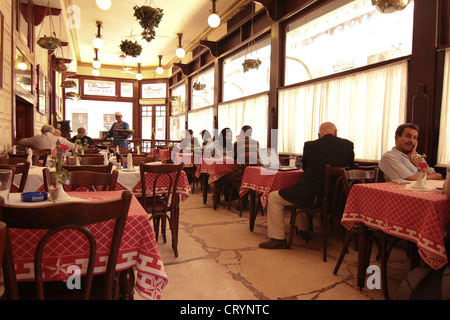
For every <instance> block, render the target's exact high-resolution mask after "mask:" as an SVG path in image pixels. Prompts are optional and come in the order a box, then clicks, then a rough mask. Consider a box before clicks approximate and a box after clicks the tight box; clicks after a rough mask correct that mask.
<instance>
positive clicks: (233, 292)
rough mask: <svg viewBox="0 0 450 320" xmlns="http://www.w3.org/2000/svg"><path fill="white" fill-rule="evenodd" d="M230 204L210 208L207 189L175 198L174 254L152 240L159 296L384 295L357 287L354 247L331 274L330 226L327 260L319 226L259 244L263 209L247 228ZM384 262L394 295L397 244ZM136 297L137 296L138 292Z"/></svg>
mask: <svg viewBox="0 0 450 320" xmlns="http://www.w3.org/2000/svg"><path fill="white" fill-rule="evenodd" d="M235 204H236V202H234V203H233V206H232V208H231V211H230V210H228V209H227V208H226V206H224V205H219V207H218V209H217V210H216V211H215V210H213V209H212V199H211V196H209V198H208V201H207V203H206V205H204V204H203V202H202V198H201V195H200V190H198V191H197V190H196V193H195V194H192V195H191V197H190V198H189V199H188V200H186V201H185V202H183V203H182V204H181V213H180V235H179V245H178V251H179V256H178V258H175V257H174V255H173V251H172V250H171V243H170V240H169V239H168V241H167V243H165V244H164V243H163V241H162V239H161V238H160V239H159V242H158V247H159V249H160V252H161V256H162V258H163V262H164V266H165V270H166V273H167V275H168V278H169V282H168V285H167V287H166V288H165V290H164V292H163V296H162V300H241V299H245V300H258V299H261V300H265V299H270V300H278V299H279V300H383V299H384V297H383V293H382V290H377V289H372V290H369V289H367V288H365V289H364V290H362V291H360V290H359V289H358V288H357V286H356V268H357V264H356V258H357V253H356V252H355V251H354V249H353V246H352V248H350V253H349V254H348V255H347V256H346V258H345V260H344V263H343V264H342V266H341V268H340V270H339V272H338V274H337V275H334V274H333V269H334V266H335V264H336V261H337V257H338V255H339V252H340V249H341V244H342V241H341V238H340V233H339V232H338V230H337V229H336V230H334V231H331V235H330V237H329V238H330V239H329V242H328V261H327V262H323V261H322V242H321V230H320V227H319V226H317V227H316V229H315V231H316V232H317V233H316V234H314V235H313V237H312V239H311V240H310V241H309V242H308V243H305V242H304V241H303V240H302V239H301V238H300V236H296V237H295V239H294V243H293V247H292V248H291V249H290V250H266V249H260V248H259V247H258V244H259V243H260V242H262V241H266V240H267V236H266V215H265V216H261V215H258V217H257V220H256V226H255V229H254V231H253V232H250V231H249V223H248V209H247V210H246V211H244V212H243V216H242V217H239V212H238V210H237V209H236V207H235ZM287 223H288V222H287V221H286V230H288V229H287V225H288V224H287ZM373 251H375V249H374V250H373ZM373 256H374V253H373ZM389 261H390V262H389V291H390V295H391V297H393V296H394V295H395V292H396V290H397V287H398V285H399V284H400V282H401V281H402V280H403V279H404V277H405V276H406V275H407V274H408V272H409V269H408V268H409V261H408V258H407V257H406V253H405V251H404V250H403V249H400V248H395V249H394V250H393V253H392V255H391V258H390V260H389ZM372 263H373V264H378V265H379V263H378V262H377V261H373V262H372ZM135 299H140V297H139V295H138V294H136V295H135Z"/></svg>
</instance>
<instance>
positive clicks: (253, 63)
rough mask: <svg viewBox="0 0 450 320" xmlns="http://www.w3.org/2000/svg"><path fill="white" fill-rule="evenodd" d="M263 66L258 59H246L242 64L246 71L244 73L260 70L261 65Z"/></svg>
mask: <svg viewBox="0 0 450 320" xmlns="http://www.w3.org/2000/svg"><path fill="white" fill-rule="evenodd" d="M260 64H261V60H259V58H258V59H245V60H244V62H243V63H242V67H243V69H244V72H247V71H249V70H251V69H258V68H259V65H260Z"/></svg>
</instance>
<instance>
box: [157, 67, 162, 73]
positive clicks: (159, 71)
mask: <svg viewBox="0 0 450 320" xmlns="http://www.w3.org/2000/svg"><path fill="white" fill-rule="evenodd" d="M156 73H157V74H163V73H164V69H163V68H162V67H158V68H156Z"/></svg>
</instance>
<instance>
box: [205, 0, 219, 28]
mask: <svg viewBox="0 0 450 320" xmlns="http://www.w3.org/2000/svg"><path fill="white" fill-rule="evenodd" d="M216 1H217V0H211V2H212V10H211V12H212V13H211V14H210V15H209V17H208V24H209V26H210V27H211V28H217V27H218V26H219V25H220V17H219V15H218V14H217V11H216Z"/></svg>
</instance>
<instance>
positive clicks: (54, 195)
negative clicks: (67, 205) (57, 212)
mask: <svg viewBox="0 0 450 320" xmlns="http://www.w3.org/2000/svg"><path fill="white" fill-rule="evenodd" d="M49 194H50V200H52V201H62V200H69V199H70V196H69V195H68V194H67V193H66V191H65V190H64V186H63V185H62V184H61V183H60V182H56V187H55V186H50V187H49Z"/></svg>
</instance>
